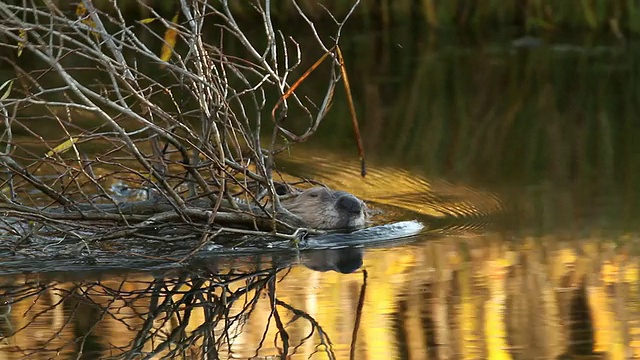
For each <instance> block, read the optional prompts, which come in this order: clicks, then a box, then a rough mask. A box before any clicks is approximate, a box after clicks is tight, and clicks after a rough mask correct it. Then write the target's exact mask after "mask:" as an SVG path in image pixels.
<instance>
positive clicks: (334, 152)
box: [0, 29, 640, 359]
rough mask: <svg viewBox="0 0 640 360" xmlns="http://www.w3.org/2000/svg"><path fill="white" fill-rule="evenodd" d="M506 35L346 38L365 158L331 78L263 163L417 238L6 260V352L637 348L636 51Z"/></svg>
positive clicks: (319, 353) (373, 354)
mask: <svg viewBox="0 0 640 360" xmlns="http://www.w3.org/2000/svg"><path fill="white" fill-rule="evenodd" d="M515 38H516V36H512V35H510V34H507V35H501V36H497V37H496V38H495V39H494V38H492V39H476V38H471V39H469V38H457V37H454V36H444V35H442V36H441V37H435V36H431V37H427V36H426V35H423V34H422V33H420V32H411V31H410V29H399V30H398V31H396V32H393V33H391V34H384V35H380V34H366V35H361V36H360V37H353V38H349V39H345V40H346V44H345V45H344V49H345V57H346V59H347V65H348V68H349V71H350V78H351V81H352V83H353V88H354V95H355V98H356V100H357V108H358V112H359V114H360V115H361V127H362V132H363V140H364V143H365V146H366V149H367V160H368V166H369V174H368V176H367V177H366V178H364V179H362V178H361V177H360V176H359V167H358V166H359V165H358V164H359V161H358V159H357V157H356V148H355V145H354V142H353V139H352V133H351V125H350V123H349V120H348V119H349V116H348V108H347V106H346V101H345V99H344V96H342V95H343V94H341V93H340V92H338V93H337V94H336V95H337V96H336V100H335V102H334V105H333V108H332V110H331V113H330V119H328V120H326V121H325V122H324V123H323V124H322V126H321V127H320V131H319V133H318V134H317V136H316V137H315V138H313V139H312V140H311V141H310V142H309V143H307V144H304V145H302V146H300V147H297V148H294V150H293V151H292V154H291V155H288V154H283V155H282V156H281V158H280V159H279V163H278V164H279V167H280V169H281V170H282V171H284V172H286V173H289V174H295V175H298V176H305V177H312V178H314V179H316V180H319V181H322V182H325V183H326V184H328V185H329V186H331V187H334V188H340V189H342V190H346V191H350V192H353V193H354V194H356V195H358V196H360V197H362V198H363V199H365V200H367V201H368V202H369V204H370V205H371V207H372V208H374V209H379V210H382V213H381V214H379V215H377V216H376V217H374V220H375V222H376V224H386V223H394V222H398V221H410V220H417V221H420V222H421V223H422V224H424V226H425V228H424V229H423V230H421V231H420V232H419V233H418V234H415V235H413V236H409V237H404V238H402V239H397V240H396V241H389V242H384V243H375V244H358V245H357V246H353V247H346V248H340V249H328V250H317V251H309V250H304V249H303V250H300V251H299V250H296V249H292V248H290V247H289V246H282V247H281V248H280V247H278V246H274V247H272V248H270V249H262V250H260V251H258V252H251V251H248V252H244V251H240V250H238V249H235V250H236V251H235V252H233V251H229V252H227V253H224V254H222V253H221V252H218V253H216V251H215V250H216V249H215V247H213V248H209V249H208V250H207V251H208V252H206V251H205V253H204V254H203V256H201V257H199V258H198V261H193V262H180V259H182V258H183V257H184V256H185V255H186V254H188V252H189V251H190V250H191V248H188V249H185V248H184V246H183V245H182V244H181V243H180V242H173V243H170V244H165V243H158V244H155V246H156V247H155V248H154V249H153V252H147V251H148V249H138V248H133V247H132V248H131V254H130V256H129V257H128V258H124V259H122V258H118V259H114V258H113V257H109V256H108V252H105V253H101V254H98V255H94V256H93V257H88V256H76V255H77V254H70V255H69V257H68V258H67V259H66V260H65V259H60V258H56V259H55V260H56V262H55V264H56V266H57V267H48V266H47V263H46V262H44V263H27V262H25V261H24V260H21V262H12V261H13V260H12V259H11V258H7V259H5V261H4V262H3V265H2V266H0V271H1V272H2V273H3V274H4V275H2V276H0V283H1V284H2V285H1V287H0V289H1V293H2V294H3V297H2V301H3V306H2V314H3V316H1V317H0V330H1V333H2V335H3V339H2V343H1V344H2V345H0V352H2V353H3V354H4V355H3V356H5V357H7V358H23V357H43V358H48V357H53V356H56V355H57V356H59V357H61V358H78V357H79V358H86V359H94V358H107V357H116V358H151V357H160V356H170V357H177V356H183V357H186V358H201V357H202V356H203V354H205V353H206V354H208V355H209V356H210V357H211V358H216V357H220V358H237V359H245V358H256V359H272V358H279V357H281V356H282V357H287V358H292V359H308V358H314V359H334V358H335V359H344V358H354V359H427V358H438V359H445V358H460V359H471V358H518V359H540V358H545V359H547V358H576V357H580V356H589V357H591V356H593V357H594V358H597V357H600V356H602V357H603V358H604V357H606V358H629V357H632V356H633V357H639V356H640V311H639V310H640V307H639V306H640V304H639V303H638V295H639V291H640V288H639V283H638V281H639V279H638V278H639V273H638V272H639V271H640V269H639V263H638V260H639V259H640V258H639V257H638V256H639V252H638V246H637V243H638V234H639V232H638V226H637V223H638V221H637V219H638V213H639V211H638V204H639V202H638V199H639V194H638V191H637V184H638V183H639V180H640V178H639V175H640V167H639V165H638V164H640V162H639V160H640V147H639V146H638V145H637V141H636V139H637V138H638V136H639V135H640V133H639V132H640V127H638V126H636V124H637V122H638V120H637V118H636V116H637V114H638V113H640V111H639V110H640V109H639V107H640V101H638V100H639V99H638V95H637V94H638V93H640V92H639V91H638V90H640V89H638V84H639V83H640V82H638V80H640V76H639V75H640V74H639V72H638V65H637V64H638V55H639V54H640V53H639V50H640V47H638V46H637V45H636V44H634V43H632V42H629V43H627V44H624V45H623V44H620V43H618V42H617V41H616V40H615V39H608V38H593V37H589V36H586V37H578V38H573V39H568V40H567V39H553V38H551V39H544V40H543V41H541V42H540V43H537V42H536V43H535V44H533V45H535V46H531V47H521V46H514V44H513V43H512V40H514V39H515ZM515 45H519V43H516V44H515ZM307 91H310V92H312V90H307ZM40 125H42V124H39V125H38V126H40ZM43 126H47V125H46V124H45V125H43ZM51 126H54V125H51ZM39 131H41V132H42V133H46V130H43V129H42V128H39ZM24 135H25V136H26V134H24ZM16 136H17V137H19V136H20V133H17V135H16ZM18 141H19V140H18ZM25 146H30V145H25ZM30 149H31V150H32V151H35V152H37V151H38V147H37V146H31V147H30ZM42 152H45V151H44V150H42ZM372 245H375V246H372ZM119 246H122V244H119ZM79 251H80V253H79V254H82V249H80V250H79ZM52 260H53V259H52ZM60 261H67V262H66V263H62V264H63V265H64V266H63V267H62V268H63V269H66V270H67V271H60V268H59V266H60V264H61V263H60ZM52 263H54V262H52ZM54 270H55V271H54ZM36 354H37V355H36ZM582 358H584V357H582Z"/></svg>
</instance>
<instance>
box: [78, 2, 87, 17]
mask: <svg viewBox="0 0 640 360" xmlns="http://www.w3.org/2000/svg"><path fill="white" fill-rule="evenodd" d="M86 13H87V8H86V7H85V6H84V4H83V3H82V1H80V2H79V3H78V6H76V15H78V17H83V16H84V15H85V14H86Z"/></svg>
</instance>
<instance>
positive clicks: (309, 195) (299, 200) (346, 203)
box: [280, 186, 368, 230]
mask: <svg viewBox="0 0 640 360" xmlns="http://www.w3.org/2000/svg"><path fill="white" fill-rule="evenodd" d="M280 204H282V206H284V208H285V209H287V210H288V211H289V212H291V213H292V214H294V215H296V216H298V217H299V218H300V219H301V220H302V221H303V222H304V223H305V224H306V225H307V226H309V227H312V228H315V229H323V230H328V229H342V230H353V229H359V228H362V227H364V226H365V225H366V222H367V218H368V213H367V206H366V205H365V203H364V202H363V201H362V200H360V199H358V198H357V197H355V196H354V195H352V194H349V193H348V192H345V191H339V190H331V189H328V188H324V187H319V186H318V187H314V188H311V189H307V190H304V191H302V192H300V193H298V194H297V195H295V196H291V197H286V198H283V199H281V200H280Z"/></svg>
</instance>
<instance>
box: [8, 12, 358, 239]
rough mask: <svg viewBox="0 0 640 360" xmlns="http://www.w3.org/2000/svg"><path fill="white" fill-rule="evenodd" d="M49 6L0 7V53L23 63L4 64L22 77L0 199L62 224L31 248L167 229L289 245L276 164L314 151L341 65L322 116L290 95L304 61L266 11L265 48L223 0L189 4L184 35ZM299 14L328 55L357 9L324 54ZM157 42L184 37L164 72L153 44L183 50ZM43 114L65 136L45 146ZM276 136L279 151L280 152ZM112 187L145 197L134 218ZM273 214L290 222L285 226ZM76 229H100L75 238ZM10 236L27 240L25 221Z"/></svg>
mask: <svg viewBox="0 0 640 360" xmlns="http://www.w3.org/2000/svg"><path fill="white" fill-rule="evenodd" d="M292 1H293V0H292ZM40 3H41V2H40V1H36V0H27V1H25V2H22V4H21V5H12V4H10V3H6V2H2V3H0V25H1V26H0V36H2V37H3V38H6V39H8V42H5V43H4V44H1V45H0V46H3V47H5V48H7V50H9V51H10V52H11V53H12V54H13V55H14V56H15V57H14V58H6V59H4V60H6V62H7V63H8V64H10V66H12V67H13V69H14V70H15V72H16V77H15V79H13V82H14V84H15V85H14V90H13V93H11V94H10V96H9V97H7V98H6V99H3V100H1V101H0V116H2V123H4V126H5V127H6V129H4V134H3V138H2V139H0V140H3V142H6V141H8V143H7V144H8V145H7V146H6V148H5V152H4V153H2V154H0V163H2V164H3V165H4V167H5V168H6V170H7V171H8V173H7V175H6V177H5V178H4V179H2V185H3V186H5V185H6V186H8V187H9V188H10V190H11V191H10V192H8V193H5V192H2V193H0V198H1V199H0V200H1V202H2V204H0V209H2V210H3V211H4V212H6V214H5V216H11V217H14V218H17V219H20V220H25V219H27V220H35V221H38V222H40V223H46V224H52V225H55V227H54V226H47V227H43V228H42V229H39V230H38V231H33V233H32V234H31V236H35V235H44V236H52V235H53V234H63V235H65V236H71V237H72V238H88V237H91V235H92V234H94V233H100V234H101V236H98V237H94V238H93V239H95V240H103V239H106V238H113V237H122V236H132V235H137V234H140V233H142V232H144V231H147V230H150V229H154V228H156V227H157V226H158V225H159V224H162V223H180V224H189V225H193V226H194V227H193V229H196V230H197V231H199V232H200V233H201V235H202V236H206V235H204V234H203V230H202V227H195V225H197V224H207V225H212V224H213V225H216V226H223V225H224V226H227V227H229V228H231V229H236V230H237V228H238V227H249V228H253V230H261V231H264V230H274V229H279V230H283V231H284V230H286V231H289V232H290V231H291V230H292V229H291V228H292V227H294V228H295V227H297V226H300V223H299V222H297V221H296V220H297V219H296V218H295V217H293V216H292V215H291V214H289V213H288V212H287V211H286V210H284V209H281V208H280V206H279V202H278V197H277V196H276V192H275V186H274V180H273V174H272V169H273V158H274V156H275V154H276V153H277V152H279V151H281V150H282V149H284V148H287V147H289V146H290V145H291V144H294V143H296V142H300V141H304V140H305V139H307V138H308V137H309V136H310V135H311V134H313V133H314V132H315V130H316V129H317V128H318V125H319V124H320V122H321V121H322V119H323V118H324V116H325V115H326V113H327V108H328V105H329V103H330V100H331V97H332V95H333V91H334V88H335V85H336V83H337V82H338V81H339V80H340V72H339V70H338V69H339V64H338V62H337V61H335V59H334V54H333V53H331V56H330V57H331V58H332V61H331V75H330V78H329V81H328V84H327V86H326V88H325V90H324V95H323V96H322V97H321V99H322V105H320V106H317V107H316V106H315V105H314V103H313V101H312V100H310V99H308V98H306V97H303V96H298V95H297V94H296V93H295V92H293V93H288V92H289V90H290V89H291V85H290V81H291V79H293V78H294V76H295V75H297V74H298V71H299V69H298V66H299V65H300V64H301V56H302V50H301V47H300V45H299V43H298V42H297V41H295V40H294V39H293V38H290V37H287V36H285V34H284V33H283V32H282V31H281V30H278V29H277V28H276V26H274V24H273V22H272V18H271V1H269V0H265V1H264V2H260V1H256V2H255V3H253V5H254V6H253V9H254V10H255V11H257V13H258V15H259V16H260V18H261V19H262V22H263V27H264V29H263V32H264V33H263V34H262V35H263V36H264V35H266V42H265V41H261V40H260V34H252V33H250V32H249V31H247V29H245V26H244V25H243V24H241V23H240V22H239V21H238V20H237V19H236V14H234V12H233V11H232V10H231V8H230V5H229V2H228V1H226V0H221V1H220V2H219V3H216V4H215V5H214V4H211V3H212V2H209V1H203V0H181V1H180V2H179V9H180V16H181V19H182V22H178V23H173V22H169V21H166V20H164V19H163V18H162V17H161V16H159V15H158V14H157V13H156V12H155V10H154V9H152V8H148V7H147V5H146V2H143V1H140V2H139V5H140V6H142V7H144V8H147V9H148V10H149V11H150V12H151V14H152V18H151V19H152V20H154V21H153V22H150V21H149V19H145V21H139V22H136V23H135V24H133V25H130V24H131V22H130V21H129V22H128V21H127V20H126V19H127V18H126V15H125V14H123V13H122V10H121V8H119V7H118V6H115V5H114V4H115V3H109V2H102V4H104V5H103V6H104V8H100V7H96V6H94V4H93V2H92V1H90V0H83V1H82V2H81V5H82V6H83V7H82V9H83V11H80V10H79V9H81V8H80V7H79V8H78V9H76V10H77V11H76V12H71V11H68V10H66V9H61V8H58V7H56V5H55V2H45V3H44V5H40ZM357 3H358V1H357V0H356V1H355V3H354V5H353V8H355V6H356V5H357ZM293 4H294V5H295V6H294V7H295V9H296V10H297V13H298V15H299V16H300V18H301V19H302V20H303V21H305V22H307V23H308V25H309V29H308V31H310V32H311V33H312V36H310V38H311V39H312V41H314V42H315V45H314V46H315V47H318V48H320V49H323V51H324V52H329V50H328V49H329V48H331V49H333V48H335V45H337V44H338V42H339V39H340V35H341V31H342V27H343V26H344V22H345V20H346V18H348V17H349V15H350V14H351V12H352V11H353V8H352V9H351V12H349V13H348V15H347V17H346V18H345V19H344V20H342V21H338V20H336V19H335V18H333V16H330V17H331V18H332V19H333V20H334V22H335V29H334V33H333V34H331V35H332V40H331V42H332V43H333V46H329V47H327V46H326V45H325V44H326V43H327V37H326V36H325V35H323V34H321V33H320V32H319V31H318V29H317V28H316V27H315V26H314V24H313V23H312V22H311V21H310V20H309V17H308V16H307V15H306V14H305V13H304V11H303V10H302V9H301V8H300V7H299V6H297V4H296V3H295V1H293ZM247 7H249V5H247ZM85 9H86V10H85ZM139 20H140V19H139ZM157 27H160V28H161V29H158V28H157ZM158 30H165V31H172V32H175V34H176V36H177V38H178V39H179V43H178V45H180V46H178V47H176V48H175V51H174V52H173V54H172V57H171V59H170V60H169V61H166V60H167V59H164V58H161V57H160V56H159V55H158V54H157V51H155V50H154V46H153V45H152V44H154V41H155V44H156V45H161V44H162V45H165V46H169V47H173V46H174V45H176V44H170V43H169V42H168V40H167V39H166V38H161V37H160V36H159V35H158V34H157V32H158ZM208 34H215V35H214V36H209V35H208ZM229 40H233V41H235V42H236V43H238V44H240V46H239V47H238V48H239V50H238V51H232V50H229V49H232V47H229V46H227V47H226V48H225V47H224V46H223V44H224V43H225V42H227V41H229ZM259 44H260V45H259ZM278 51H280V52H281V53H278ZM331 51H333V50H331ZM23 52H24V53H23ZM25 64H27V65H25ZM32 67H33V68H32ZM285 94H287V96H284V95H285ZM273 95H275V96H277V98H278V100H277V104H279V105H278V106H277V109H278V114H277V117H275V118H274V119H272V120H273V121H275V124H274V125H275V126H274V129H273V132H272V133H271V139H272V142H271V144H270V145H269V146H268V147H263V146H262V145H261V138H262V137H264V136H265V132H266V131H265V126H264V125H265V124H264V122H263V120H262V117H261V114H262V113H264V112H265V111H267V110H269V105H268V104H270V103H273V101H272V100H270V96H273ZM294 108H295V109H297V111H299V112H301V113H303V114H306V116H307V124H306V129H304V130H303V131H302V133H300V134H297V133H296V131H294V130H293V129H288V127H289V125H288V124H285V122H284V119H285V118H286V117H287V113H288V112H289V111H290V110H291V109H294ZM275 109H276V107H274V111H275ZM34 114H37V115H38V116H39V117H38V118H41V119H43V120H45V121H48V122H47V124H48V125H47V126H52V127H51V128H50V129H49V130H50V131H51V132H57V133H59V134H60V137H58V138H43V137H42V136H39V135H37V133H38V132H37V131H36V130H35V126H36V125H34V124H33V120H37V119H38V118H37V117H36V116H34ZM297 123H298V124H300V121H297ZM51 124H53V125H51ZM11 127H19V128H21V129H24V130H25V131H26V132H27V134H30V135H29V136H27V139H25V141H27V140H28V141H35V142H36V144H35V145H37V146H38V150H33V149H32V148H31V145H30V144H27V143H26V142H24V143H23V141H18V139H17V138H16V133H15V131H14V132H11V131H10V130H11ZM280 137H282V138H283V139H284V140H285V143H284V144H277V143H276V141H275V139H279V138H280ZM43 150H44V152H46V155H45V154H42V153H41V152H42V151H43ZM66 154H71V155H66ZM42 174H44V175H46V176H43V175H42ZM114 183H124V184H126V185H127V186H128V187H132V188H136V189H144V190H146V195H145V196H144V199H142V201H141V202H140V203H139V204H138V207H135V206H134V205H132V204H131V203H130V204H127V205H122V204H121V203H122V200H121V199H120V198H118V196H116V195H115V194H114V191H113V190H112V189H111V188H110V187H112V186H113V185H114ZM25 194H26V195H25ZM126 200H133V199H130V198H127V199H126ZM43 207H46V210H44V209H43ZM203 208H205V209H206V211H205V210H203ZM277 213H282V215H281V216H280V215H279V216H278V217H277V219H276V216H275V214H277ZM77 220H83V221H86V222H91V225H92V227H91V228H84V229H83V231H82V232H78V231H74V230H75V229H77V226H78V225H77ZM95 224H101V226H102V227H96V226H95ZM114 224H117V225H121V226H117V227H116V228H115V229H114V227H113V225H114ZM5 225H6V226H7V227H9V228H10V229H11V230H13V232H14V233H16V234H18V235H17V236H22V235H21V234H23V230H22V229H21V228H20V227H19V225H18V222H15V223H14V222H9V223H5ZM10 232H11V231H10ZM104 235H106V236H104ZM276 235H277V234H276Z"/></svg>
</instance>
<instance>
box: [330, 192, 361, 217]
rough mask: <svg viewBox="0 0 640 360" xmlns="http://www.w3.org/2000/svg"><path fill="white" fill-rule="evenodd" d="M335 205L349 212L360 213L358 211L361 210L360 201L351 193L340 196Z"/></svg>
mask: <svg viewBox="0 0 640 360" xmlns="http://www.w3.org/2000/svg"><path fill="white" fill-rule="evenodd" d="M336 206H337V207H338V209H340V210H344V211H346V212H348V213H351V214H360V211H361V210H362V202H361V201H360V200H358V198H356V197H355V196H353V195H343V196H341V197H340V198H339V199H338V201H337V203H336Z"/></svg>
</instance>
